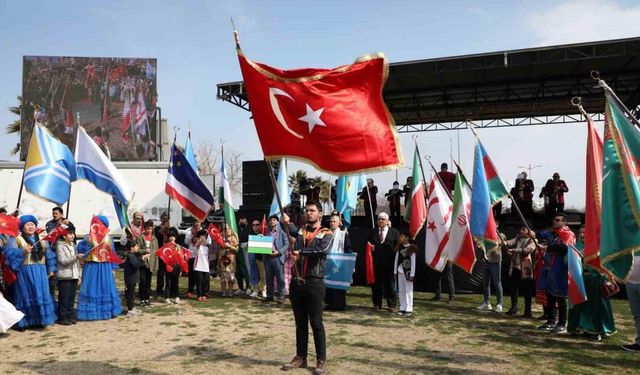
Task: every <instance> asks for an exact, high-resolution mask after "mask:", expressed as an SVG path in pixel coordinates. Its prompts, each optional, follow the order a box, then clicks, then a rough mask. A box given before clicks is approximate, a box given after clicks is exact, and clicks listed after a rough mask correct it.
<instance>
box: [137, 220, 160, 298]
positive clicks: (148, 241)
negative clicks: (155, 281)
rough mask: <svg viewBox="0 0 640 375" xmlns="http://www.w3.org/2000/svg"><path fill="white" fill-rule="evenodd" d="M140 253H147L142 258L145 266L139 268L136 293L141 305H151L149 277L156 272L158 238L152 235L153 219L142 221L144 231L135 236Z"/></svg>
mask: <svg viewBox="0 0 640 375" xmlns="http://www.w3.org/2000/svg"><path fill="white" fill-rule="evenodd" d="M136 242H137V243H138V248H139V249H140V254H142V255H145V254H149V257H148V258H147V259H146V260H144V263H145V267H144V268H141V269H140V286H139V287H138V294H139V297H140V305H141V306H151V302H150V301H149V297H150V296H151V278H152V276H153V274H154V273H155V274H157V273H158V264H159V259H158V255H157V254H156V250H158V248H159V246H158V239H157V238H156V237H155V236H154V235H153V221H151V220H147V221H146V222H145V223H144V231H143V232H142V233H141V234H140V235H139V236H138V238H136Z"/></svg>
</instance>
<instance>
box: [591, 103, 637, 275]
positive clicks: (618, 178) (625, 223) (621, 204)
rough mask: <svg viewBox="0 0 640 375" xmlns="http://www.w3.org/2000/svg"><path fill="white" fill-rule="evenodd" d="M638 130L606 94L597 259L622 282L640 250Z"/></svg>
mask: <svg viewBox="0 0 640 375" xmlns="http://www.w3.org/2000/svg"><path fill="white" fill-rule="evenodd" d="M638 144H640V133H639V132H638V130H637V129H635V128H634V127H633V124H631V123H630V121H629V120H628V119H627V118H626V117H625V115H624V113H623V111H622V109H621V108H620V107H619V106H618V104H617V103H616V101H615V99H614V98H612V97H611V96H610V95H609V94H607V100H606V106H605V123H604V143H603V156H604V167H603V170H602V219H601V223H602V225H601V236H600V259H601V262H602V266H603V267H604V268H605V269H607V270H609V271H610V272H611V273H612V274H613V276H615V278H616V279H618V280H621V281H624V280H625V279H626V278H627V276H628V275H629V272H630V270H631V266H632V265H633V254H634V252H636V251H638V250H640V185H639V183H638V174H637V172H636V167H637V165H635V163H634V159H635V160H640V158H638V153H640V149H637V148H632V146H634V145H638Z"/></svg>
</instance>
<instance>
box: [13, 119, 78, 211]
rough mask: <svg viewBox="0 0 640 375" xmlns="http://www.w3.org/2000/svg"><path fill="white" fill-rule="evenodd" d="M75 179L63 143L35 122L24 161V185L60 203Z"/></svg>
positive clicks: (66, 197)
mask: <svg viewBox="0 0 640 375" xmlns="http://www.w3.org/2000/svg"><path fill="white" fill-rule="evenodd" d="M76 179H77V173H76V161H75V160H74V158H73V153H72V152H71V150H69V147H67V146H66V145H65V144H63V143H62V142H60V141H59V140H57V139H56V138H55V137H54V136H53V135H51V133H49V131H48V130H47V129H46V128H45V127H44V126H42V125H40V124H38V123H36V124H35V126H34V127H33V132H32V133H31V141H30V142H29V150H28V151H27V160H26V161H25V163H24V187H25V189H27V191H28V192H30V193H31V194H34V195H37V196H39V197H41V198H44V199H46V200H48V201H50V202H54V203H56V204H58V205H62V204H63V203H65V202H66V201H67V200H68V199H69V192H70V189H71V182H72V181H75V180H76Z"/></svg>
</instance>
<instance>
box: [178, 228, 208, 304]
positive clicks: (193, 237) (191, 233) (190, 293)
mask: <svg viewBox="0 0 640 375" xmlns="http://www.w3.org/2000/svg"><path fill="white" fill-rule="evenodd" d="M200 230H202V222H201V221H200V220H196V221H195V222H194V223H193V227H191V228H190V229H189V230H187V232H186V234H185V237H184V243H185V245H187V247H188V248H189V251H191V255H189V260H188V265H189V275H188V277H189V283H188V286H187V293H186V294H185V296H186V297H187V298H195V297H196V295H195V289H196V277H195V273H194V272H193V264H194V262H195V260H196V258H195V257H196V253H197V252H198V251H197V248H196V246H195V244H196V241H197V234H198V232H200ZM210 244H211V240H210V239H207V243H206V245H210Z"/></svg>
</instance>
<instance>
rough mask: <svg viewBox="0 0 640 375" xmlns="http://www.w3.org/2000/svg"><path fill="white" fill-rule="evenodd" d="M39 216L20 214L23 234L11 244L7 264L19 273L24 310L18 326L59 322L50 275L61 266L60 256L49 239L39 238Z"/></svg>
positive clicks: (19, 304) (18, 298) (17, 292)
mask: <svg viewBox="0 0 640 375" xmlns="http://www.w3.org/2000/svg"><path fill="white" fill-rule="evenodd" d="M37 226H38V219H36V217H35V216H33V215H24V216H22V217H20V235H19V236H18V237H16V240H15V242H13V241H12V242H10V243H8V244H7V248H6V250H5V253H6V263H7V265H8V266H9V268H10V269H11V270H12V271H13V272H15V274H16V277H17V279H16V281H15V289H14V302H15V307H16V309H18V310H19V311H21V312H23V313H24V315H25V316H24V318H22V319H21V320H20V321H19V322H18V329H20V330H24V329H25V328H28V327H45V326H48V325H52V324H53V323H55V321H56V318H57V316H56V311H55V302H54V301H53V297H52V296H51V293H50V292H49V277H51V276H53V274H54V272H55V271H56V269H57V263H56V255H55V253H54V252H53V251H51V248H50V247H49V244H48V243H47V242H46V241H41V240H39V239H38V235H37V234H36V229H37Z"/></svg>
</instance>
